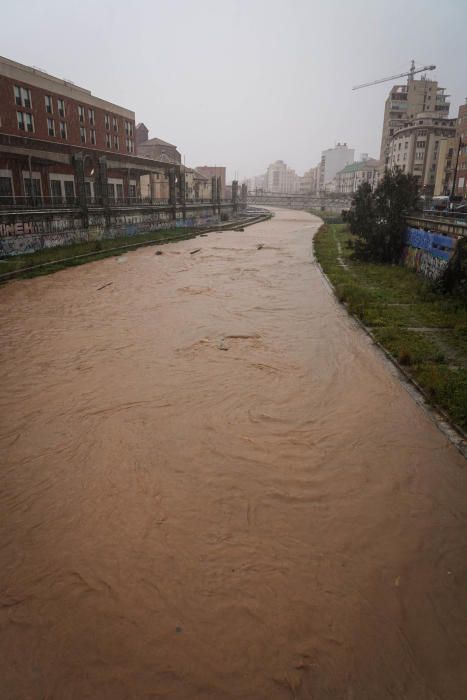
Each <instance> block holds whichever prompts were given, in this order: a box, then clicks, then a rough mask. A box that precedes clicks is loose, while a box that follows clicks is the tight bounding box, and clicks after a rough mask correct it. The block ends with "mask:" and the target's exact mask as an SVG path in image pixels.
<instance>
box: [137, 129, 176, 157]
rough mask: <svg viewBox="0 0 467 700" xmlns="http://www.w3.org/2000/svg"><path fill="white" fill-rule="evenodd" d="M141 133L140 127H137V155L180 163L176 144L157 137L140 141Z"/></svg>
mask: <svg viewBox="0 0 467 700" xmlns="http://www.w3.org/2000/svg"><path fill="white" fill-rule="evenodd" d="M139 126H141V125H139ZM143 126H144V124H143ZM143 135H144V134H143V133H142V132H141V129H139V130H138V137H137V144H136V152H137V154H138V155H139V156H142V157H143V158H152V159H153V160H159V161H161V162H162V163H177V164H180V163H181V162H182V156H181V154H180V153H179V151H178V149H177V146H175V145H174V144H173V143H168V142H167V141H163V140H162V139H158V138H153V139H148V140H147V141H141V140H140V139H141V138H142V136H143ZM138 141H139V142H138Z"/></svg>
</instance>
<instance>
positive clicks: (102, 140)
mask: <svg viewBox="0 0 467 700" xmlns="http://www.w3.org/2000/svg"><path fill="white" fill-rule="evenodd" d="M15 85H18V86H19V87H25V88H28V89H29V90H30V91H31V101H32V105H31V109H26V108H25V107H19V106H17V105H16V102H15V93H14V86H15ZM46 95H49V96H50V97H51V98H52V105H53V114H49V113H48V112H47V111H46V107H45V96H46ZM58 98H62V99H63V100H64V102H65V118H64V119H61V118H60V117H59V114H58V104H57V99H58ZM79 105H81V106H83V107H84V108H85V121H84V123H81V122H80V121H79V117H78V106H79ZM89 108H90V109H93V110H94V125H91V124H90V122H89V117H88V109H89ZM17 111H21V112H29V113H30V114H32V115H33V117H34V131H33V132H27V131H23V130H22V129H19V128H18V122H17V117H16V112H17ZM106 114H108V115H109V118H110V129H106V128H105V115H106ZM114 117H115V118H116V120H117V124H118V131H114V128H113V118H114ZM47 119H53V120H54V123H55V136H50V135H49V132H48V129H47ZM60 121H64V122H65V123H66V126H67V138H66V140H65V139H62V138H61V136H60ZM125 121H130V122H131V124H132V128H133V136H132V139H133V144H134V152H136V148H135V123H134V121H133V120H126V119H124V117H121V116H119V115H117V114H114V113H113V112H107V111H106V110H104V109H100V108H98V107H93V106H92V105H89V104H88V103H86V102H85V101H84V100H83V101H78V100H74V99H70V98H69V97H65V96H63V95H60V94H58V93H53V92H50V91H47V90H44V89H42V88H38V87H34V86H33V85H28V84H27V83H21V82H19V81H17V80H13V79H11V78H6V77H5V76H0V131H2V132H3V133H6V134H14V135H17V136H18V135H19V136H24V135H28V136H29V137H35V138H38V139H43V140H46V141H52V142H59V143H68V144H71V145H74V146H78V147H81V146H84V145H85V146H86V147H87V148H95V149H98V150H103V151H105V150H109V149H108V148H107V145H106V133H109V134H110V135H111V148H110V151H113V152H117V153H127V152H128V151H127V147H126V138H127V134H126V132H125ZM81 126H84V127H85V129H86V144H82V143H81V138H80V127H81ZM91 128H93V129H95V131H96V143H95V144H92V143H91V135H90V129H91ZM114 135H118V138H119V147H118V149H116V148H114Z"/></svg>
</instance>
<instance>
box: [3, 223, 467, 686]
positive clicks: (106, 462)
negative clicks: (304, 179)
mask: <svg viewBox="0 0 467 700" xmlns="http://www.w3.org/2000/svg"><path fill="white" fill-rule="evenodd" d="M317 227H318V222H317V219H314V218H312V217H310V216H309V215H307V214H305V213H303V212H287V211H277V212H276V217H275V219H274V220H272V221H270V222H265V223H262V224H259V225H256V226H254V227H252V228H248V229H245V231H244V232H243V233H242V232H233V231H229V232H224V233H212V234H209V236H207V237H203V238H198V239H197V240H196V241H193V240H192V241H184V242H181V243H176V244H169V245H166V246H164V247H163V248H160V250H162V251H163V255H159V256H158V255H155V250H156V249H155V248H144V249H139V250H138V251H135V252H132V253H128V254H126V255H125V256H123V257H121V258H118V259H116V258H111V259H107V260H104V261H99V262H94V263H91V264H88V265H85V266H82V267H79V268H75V269H69V270H65V271H62V272H59V273H57V274H54V275H51V276H48V277H43V278H36V279H33V280H25V281H16V282H12V283H10V284H8V285H6V286H5V287H3V288H1V289H0V303H1V307H2V308H1V313H2V343H1V360H2V362H1V387H2V392H1V432H0V446H1V450H2V463H1V472H0V476H1V480H0V698H1V700H26V699H27V700H45V699H47V700H68V699H70V700H71V699H73V700H75V699H76V700H85V699H86V700H88V699H91V700H94V699H96V700H126V699H132V700H133V699H134V700H140V699H146V698H170V699H174V700H179V699H180V700H191V699H193V700H205V699H206V700H207V699H210V700H211V699H212V700H224V699H225V700H227V699H230V698H239V699H241V700H281V699H284V700H286V699H287V698H300V699H304V698H306V699H313V700H321V699H328V698H332V699H335V700H380V699H382V700H385V699H386V698H387V699H389V698H391V699H392V698H397V699H400V698H403V699H410V700H428V699H429V700H435V699H436V700H440V699H442V700H465V698H467V587H466V583H467V551H466V550H467V545H466V532H467V528H466V515H467V498H466V496H467V484H466V462H465V460H464V459H463V458H462V457H461V455H460V454H459V453H458V452H457V451H456V449H455V448H454V447H453V446H452V445H451V444H450V443H449V442H448V441H447V439H446V437H445V436H444V435H443V434H442V433H441V432H440V431H439V430H438V428H437V427H436V426H435V425H434V423H433V422H432V421H431V419H430V418H429V416H428V415H426V414H425V412H424V411H423V409H422V408H421V407H420V406H418V405H417V404H416V403H415V401H414V400H413V398H412V397H411V396H410V395H409V394H408V392H407V391H406V389H405V388H404V387H403V386H402V384H401V383H400V381H399V380H398V378H397V376H396V375H395V373H394V371H393V370H392V369H391V367H390V366H389V365H388V363H387V362H386V361H385V360H383V359H382V358H381V357H380V356H379V355H378V354H377V353H376V351H375V349H374V348H373V347H372V345H371V343H370V342H369V341H368V339H367V338H366V336H365V335H364V334H363V333H362V331H361V330H360V329H359V328H357V327H356V326H355V324H354V323H353V321H351V320H350V319H349V318H348V316H347V315H346V312H345V311H344V310H343V309H342V308H341V307H339V305H338V304H337V303H336V302H335V300H334V298H333V296H332V294H331V293H330V290H329V288H328V286H327V284H326V283H325V281H324V280H323V277H322V275H321V273H320V271H319V269H318V267H317V266H316V265H315V263H314V262H313V255H312V237H313V234H314V232H315V231H316V230H317ZM258 243H263V244H264V247H263V248H262V249H261V250H258V249H257V244H258ZM196 248H201V250H200V251H199V252H198V253H196V254H194V255H190V251H193V250H194V249H196ZM110 282H111V283H112V284H109V285H108V286H106V287H104V288H102V289H98V288H100V287H103V285H107V284H108V283H110Z"/></svg>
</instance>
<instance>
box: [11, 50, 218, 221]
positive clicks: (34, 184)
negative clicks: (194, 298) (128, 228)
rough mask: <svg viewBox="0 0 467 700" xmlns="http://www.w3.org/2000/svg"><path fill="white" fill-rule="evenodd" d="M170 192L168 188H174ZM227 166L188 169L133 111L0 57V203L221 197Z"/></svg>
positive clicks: (168, 144) (69, 83)
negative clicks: (150, 135)
mask: <svg viewBox="0 0 467 700" xmlns="http://www.w3.org/2000/svg"><path fill="white" fill-rule="evenodd" d="M171 192H172V194H171ZM226 192H227V187H226V182H225V168H224V167H219V166H216V167H214V166H213V167H209V166H201V167H198V168H189V167H186V166H185V165H184V164H182V157H181V154H180V152H179V151H178V149H177V147H176V146H175V145H174V144H171V143H168V142H166V141H163V140H162V139H159V138H152V139H150V138H149V132H148V129H147V127H146V126H145V125H144V124H142V123H140V124H138V125H137V126H136V125H135V114H134V112H133V111H131V110H129V109H126V108H123V107H120V106H118V105H115V104H113V103H111V102H108V101H106V100H103V99H100V98H98V97H95V96H94V95H92V94H91V92H90V91H89V90H86V89H84V88H81V87H78V86H77V85H75V84H74V83H72V82H70V81H67V80H63V79H60V78H56V77H54V76H52V75H49V74H48V73H45V72H44V71H41V70H38V69H36V68H32V67H29V66H25V65H22V64H20V63H17V62H15V61H11V60H9V59H7V58H2V57H0V206H3V207H11V206H19V205H21V206H29V205H30V204H31V203H33V204H34V203H36V202H37V203H39V204H44V203H46V204H48V205H50V206H55V205H62V206H63V205H68V204H69V205H71V204H76V201H77V200H80V201H81V202H82V201H83V197H84V201H85V202H86V201H87V202H88V203H92V202H94V201H96V200H99V201H101V202H102V200H105V201H107V202H109V203H112V202H114V203H118V202H122V201H126V202H128V201H137V200H141V199H149V200H164V201H168V200H169V199H170V198H171V197H172V201H175V200H177V201H190V200H193V201H198V200H201V201H202V200H212V199H213V197H214V198H215V199H216V200H217V199H223V198H225V196H226Z"/></svg>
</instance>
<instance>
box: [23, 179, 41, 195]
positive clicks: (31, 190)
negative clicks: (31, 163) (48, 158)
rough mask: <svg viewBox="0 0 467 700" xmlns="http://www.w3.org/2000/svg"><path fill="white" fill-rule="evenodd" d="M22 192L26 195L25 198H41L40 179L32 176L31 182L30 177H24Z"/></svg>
mask: <svg viewBox="0 0 467 700" xmlns="http://www.w3.org/2000/svg"><path fill="white" fill-rule="evenodd" d="M24 191H25V193H26V197H41V195H42V187H41V180H40V177H37V176H34V175H33V176H32V180H31V178H30V177H25V178H24Z"/></svg>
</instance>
